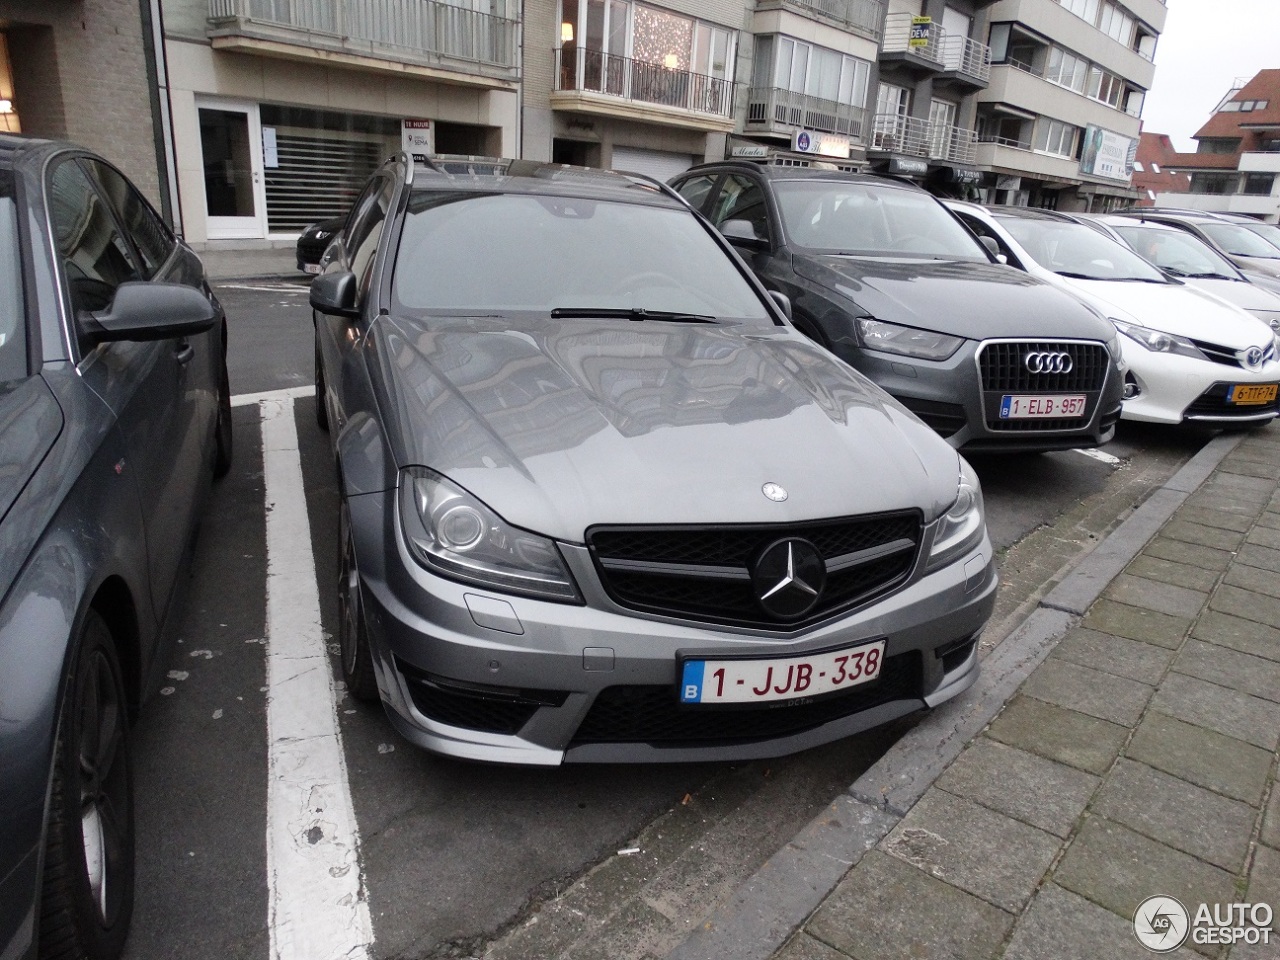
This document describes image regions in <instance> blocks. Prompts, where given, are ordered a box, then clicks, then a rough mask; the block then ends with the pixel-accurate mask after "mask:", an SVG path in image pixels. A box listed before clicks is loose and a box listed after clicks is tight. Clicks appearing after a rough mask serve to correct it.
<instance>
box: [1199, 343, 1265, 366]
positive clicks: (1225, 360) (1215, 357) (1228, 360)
mask: <svg viewBox="0 0 1280 960" xmlns="http://www.w3.org/2000/svg"><path fill="white" fill-rule="evenodd" d="M1191 342H1192V343H1194V344H1195V345H1196V347H1198V348H1199V350H1200V352H1201V353H1203V354H1204V355H1205V356H1206V357H1208V358H1209V359H1210V360H1212V361H1213V362H1214V363H1221V364H1223V365H1224V366H1228V367H1238V368H1240V369H1246V370H1247V369H1248V367H1247V366H1246V364H1245V362H1244V361H1243V360H1241V359H1240V354H1241V353H1242V352H1244V351H1239V350H1236V349H1235V348H1234V347H1224V346H1222V344H1219V343H1210V342H1209V341H1207V340H1192V341H1191ZM1275 358H1276V345H1275V342H1274V341H1272V342H1271V343H1269V344H1267V346H1266V347H1264V348H1262V362H1263V363H1270V362H1271V361H1272V360H1274V359H1275Z"/></svg>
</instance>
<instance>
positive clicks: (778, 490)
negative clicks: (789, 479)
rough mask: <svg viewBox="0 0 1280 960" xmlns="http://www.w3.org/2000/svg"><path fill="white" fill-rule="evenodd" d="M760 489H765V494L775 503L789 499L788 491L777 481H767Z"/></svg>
mask: <svg viewBox="0 0 1280 960" xmlns="http://www.w3.org/2000/svg"><path fill="white" fill-rule="evenodd" d="M760 489H761V490H763V491H764V495H765V496H766V497H768V498H769V499H770V500H772V501H773V502H774V503H781V502H782V501H783V500H785V499H787V491H786V490H784V489H783V488H782V487H780V486H779V485H778V484H776V483H766V484H765V485H764V486H763V487H761V488H760Z"/></svg>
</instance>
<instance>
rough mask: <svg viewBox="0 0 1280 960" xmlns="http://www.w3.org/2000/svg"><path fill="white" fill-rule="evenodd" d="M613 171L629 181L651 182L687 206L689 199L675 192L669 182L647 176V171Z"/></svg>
mask: <svg viewBox="0 0 1280 960" xmlns="http://www.w3.org/2000/svg"><path fill="white" fill-rule="evenodd" d="M613 172H614V173H616V174H618V176H620V177H625V178H626V179H628V180H630V181H631V182H633V183H650V184H652V185H653V186H655V187H657V188H658V190H659V191H661V192H662V193H664V194H666V195H667V196H669V197H671V198H672V199H673V200H679V201H680V203H681V204H683V205H684V206H686V207H688V206H689V201H688V200H686V199H685V198H684V197H682V196H680V194H679V193H677V192H676V191H675V190H674V189H673V188H672V187H671V185H670V184H667V183H663V182H662V181H661V180H659V179H658V178H657V177H651V176H649V174H647V173H633V172H631V171H630V170H615V171H613ZM690 209H692V208H690Z"/></svg>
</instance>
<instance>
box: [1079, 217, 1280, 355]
mask: <svg viewBox="0 0 1280 960" xmlns="http://www.w3.org/2000/svg"><path fill="white" fill-rule="evenodd" d="M1070 216H1071V217H1073V218H1074V219H1076V220H1079V221H1080V222H1082V223H1085V224H1088V225H1091V226H1095V227H1097V228H1098V229H1099V230H1102V231H1103V232H1104V233H1105V234H1106V235H1107V236H1109V237H1111V238H1113V239H1115V240H1118V241H1120V242H1121V243H1123V244H1125V246H1127V247H1129V249H1131V250H1133V251H1134V252H1135V253H1137V254H1138V256H1140V257H1142V258H1143V259H1145V260H1148V261H1150V262H1151V263H1154V264H1155V265H1156V266H1157V267H1159V268H1160V269H1161V270H1163V271H1164V272H1165V273H1167V274H1169V275H1170V276H1173V277H1176V278H1177V279H1179V280H1181V281H1183V282H1184V283H1186V284H1187V285H1188V286H1191V287H1194V288H1195V289H1197V290H1203V291H1204V292H1205V293H1212V294H1213V295H1214V296H1217V297H1220V298H1222V299H1223V300H1226V301H1227V302H1228V303H1231V304H1234V305H1235V306H1237V307H1239V308H1240V309H1242V310H1245V311H1247V312H1248V313H1251V314H1253V315H1254V316H1255V317H1257V318H1258V319H1259V320H1262V321H1263V322H1265V323H1266V324H1267V325H1268V326H1269V327H1271V329H1272V330H1274V331H1280V295H1278V294H1275V293H1271V292H1270V291H1268V290H1266V289H1265V288H1263V287H1261V286H1259V285H1258V284H1256V283H1253V282H1252V281H1250V280H1249V278H1248V277H1246V276H1245V275H1244V274H1243V273H1242V272H1241V271H1240V269H1239V268H1238V267H1236V265H1235V264H1233V263H1232V262H1231V261H1230V260H1228V259H1227V258H1226V257H1224V256H1222V255H1221V254H1219V253H1218V252H1217V251H1216V250H1214V249H1213V248H1212V247H1210V246H1209V245H1208V244H1207V243H1205V242H1204V241H1203V240H1201V239H1200V238H1199V237H1196V236H1194V235H1192V234H1190V233H1187V232H1186V231H1185V230H1179V229H1177V228H1176V227H1170V226H1167V225H1166V224H1163V223H1154V222H1152V221H1150V220H1134V219H1133V218H1132V217H1120V216H1116V215H1114V214H1080V213H1074V214H1070Z"/></svg>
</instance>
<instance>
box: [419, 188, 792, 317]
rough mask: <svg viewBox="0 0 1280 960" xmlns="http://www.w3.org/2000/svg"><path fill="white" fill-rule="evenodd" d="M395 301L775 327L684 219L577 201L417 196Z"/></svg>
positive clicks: (666, 212) (440, 307)
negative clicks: (726, 321) (694, 318)
mask: <svg viewBox="0 0 1280 960" xmlns="http://www.w3.org/2000/svg"><path fill="white" fill-rule="evenodd" d="M394 291H395V298H396V301H397V302H398V303H399V304H400V305H401V306H403V307H406V308H408V309H410V310H425V311H437V312H451V313H458V312H461V313H508V312H512V311H522V310H528V311H536V312H539V313H549V312H550V311H552V310H557V311H564V313H562V314H560V315H562V316H571V315H585V313H584V312H583V311H593V310H598V311H606V310H608V311H618V312H619V313H618V314H610V315H618V316H620V317H621V314H626V316H625V317H621V319H627V318H631V319H645V318H646V316H645V314H644V313H642V311H651V312H655V313H661V312H665V313H669V314H679V315H684V314H694V315H698V316H700V317H714V318H720V319H734V320H751V321H759V322H767V323H772V320H771V319H770V316H769V313H768V311H767V309H766V307H765V305H764V304H763V303H762V302H761V300H760V297H759V296H757V295H756V293H755V291H754V290H753V289H752V287H751V285H750V284H749V283H748V282H747V281H746V279H744V278H743V276H742V274H740V273H739V272H738V269H737V268H736V267H735V266H734V264H733V262H732V261H731V260H730V259H729V257H728V256H727V255H726V254H725V252H724V251H723V250H721V249H720V247H719V246H718V245H717V244H716V242H715V241H714V240H713V239H712V238H711V236H710V235H709V234H708V233H707V231H706V228H704V227H703V226H702V225H701V224H700V223H699V222H698V220H697V218H696V217H694V216H693V215H692V214H690V213H689V211H688V210H685V209H674V208H671V207H658V206H649V205H646V204H639V203H619V202H616V201H606V200H590V199H582V198H578V197H551V196H525V195H520V194H502V193H497V194H494V193H487V194H486V193H471V192H454V193H422V194H417V195H415V196H414V197H413V198H412V199H411V200H410V204H409V212H408V215H407V216H406V218H405V224H404V232H403V234H402V236H401V239H400V249H399V252H398V254H397V257H396V268H395V278H394ZM578 308H581V310H579V309H578Z"/></svg>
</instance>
